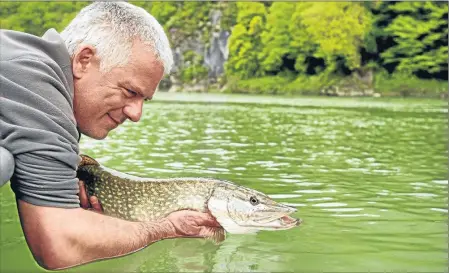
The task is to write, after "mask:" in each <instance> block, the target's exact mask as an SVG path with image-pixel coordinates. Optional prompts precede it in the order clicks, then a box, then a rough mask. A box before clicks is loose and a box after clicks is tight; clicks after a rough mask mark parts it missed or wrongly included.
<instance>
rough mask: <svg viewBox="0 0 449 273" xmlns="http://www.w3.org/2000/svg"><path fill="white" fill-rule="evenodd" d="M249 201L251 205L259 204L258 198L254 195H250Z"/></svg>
mask: <svg viewBox="0 0 449 273" xmlns="http://www.w3.org/2000/svg"><path fill="white" fill-rule="evenodd" d="M249 202H250V203H251V205H253V206H256V205H259V200H258V199H257V198H256V197H254V196H251V197H250V198H249Z"/></svg>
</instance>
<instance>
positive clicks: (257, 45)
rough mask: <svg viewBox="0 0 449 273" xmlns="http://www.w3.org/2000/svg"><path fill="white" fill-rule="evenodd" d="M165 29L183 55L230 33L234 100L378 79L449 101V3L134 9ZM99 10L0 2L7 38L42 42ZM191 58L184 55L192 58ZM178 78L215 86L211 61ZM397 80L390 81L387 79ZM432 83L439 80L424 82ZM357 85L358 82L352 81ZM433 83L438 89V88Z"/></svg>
mask: <svg viewBox="0 0 449 273" xmlns="http://www.w3.org/2000/svg"><path fill="white" fill-rule="evenodd" d="M131 3H133V4H135V5H137V6H140V7H142V8H144V9H145V10H147V11H149V12H150V13H151V14H152V15H153V16H155V17H156V19H158V21H159V22H160V23H161V24H162V25H163V26H164V28H165V30H166V32H167V33H168V36H169V39H170V41H171V44H172V46H173V47H180V46H181V45H182V44H183V43H185V42H186V41H187V42H188V41H192V42H194V41H197V40H200V41H202V42H203V43H204V45H205V46H206V47H207V46H208V43H209V41H210V37H211V33H212V32H213V31H216V30H217V29H212V24H211V22H210V15H211V12H213V11H215V10H220V11H221V13H222V16H221V20H220V29H222V30H228V31H230V32H231V36H230V37H229V39H228V49H229V57H228V60H227V62H226V63H225V75H223V76H222V79H227V86H228V91H229V90H231V91H233V92H249V93H264V94H280V93H285V94H318V93H319V90H321V89H323V88H327V87H329V86H333V85H336V84H339V83H341V82H350V81H349V80H348V81H345V80H342V77H345V75H346V76H347V75H349V74H354V73H359V72H361V71H366V70H369V69H371V70H373V71H375V73H374V75H375V77H374V83H373V84H372V85H373V86H374V89H375V90H376V92H381V93H382V94H399V95H429V96H434V95H439V94H442V93H445V92H447V82H445V81H438V80H435V79H443V80H446V81H447V72H448V64H447V58H448V46H447V43H448V27H447V24H448V21H447V17H448V4H447V2H432V1H427V2H389V1H384V2H383V1H366V2H339V1H337V2H229V1H218V2H202V1H186V2H170V1H169V2H147V1H139V2H131ZM88 4H89V2H15V1H13V2H0V23H1V27H2V28H4V29H13V30H18V31H25V32H28V33H31V34H35V35H42V34H43V33H44V32H45V31H46V30H47V29H49V28H55V29H56V30H58V31H61V30H62V29H63V28H64V27H65V26H66V25H67V24H68V23H69V22H70V20H71V19H72V18H73V17H74V16H75V15H76V14H77V12H78V11H79V10H80V9H81V8H82V7H84V6H86V5H88ZM182 50H184V49H182ZM183 57H184V60H185V62H184V63H183V64H181V67H179V73H178V74H177V75H176V76H179V77H180V78H181V81H184V82H186V83H195V82H198V81H201V80H203V79H206V78H207V74H208V71H207V68H206V67H205V66H204V64H203V63H204V59H203V56H201V54H197V53H195V52H193V51H186V52H183ZM386 71H388V73H387V72H386ZM423 78H425V79H429V80H423ZM348 79H349V77H348ZM432 79H433V80H432Z"/></svg>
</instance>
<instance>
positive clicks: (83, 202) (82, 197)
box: [78, 180, 89, 209]
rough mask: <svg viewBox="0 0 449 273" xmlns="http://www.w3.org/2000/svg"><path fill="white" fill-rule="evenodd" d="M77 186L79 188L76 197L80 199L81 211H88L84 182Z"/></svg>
mask: <svg viewBox="0 0 449 273" xmlns="http://www.w3.org/2000/svg"><path fill="white" fill-rule="evenodd" d="M78 186H79V188H80V191H79V193H78V197H79V199H80V203H81V207H82V208H83V209H88V208H89V199H88V198H87V193H86V188H85V187H84V182H83V181H81V180H80V181H79V182H78Z"/></svg>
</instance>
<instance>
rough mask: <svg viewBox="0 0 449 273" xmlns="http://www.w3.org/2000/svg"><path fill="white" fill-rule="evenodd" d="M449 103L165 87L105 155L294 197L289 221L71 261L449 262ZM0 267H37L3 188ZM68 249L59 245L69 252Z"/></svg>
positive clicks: (148, 264)
mask: <svg viewBox="0 0 449 273" xmlns="http://www.w3.org/2000/svg"><path fill="white" fill-rule="evenodd" d="M446 108H447V104H445V103H444V102H442V101H434V100H402V99H341V98H285V97H284V98H283V97H280V98H273V97H259V96H238V95H206V94H197V95H192V94H164V93H158V94H157V95H156V96H155V100H154V102H150V103H148V104H146V105H145V109H144V116H143V117H142V120H141V122H139V123H137V124H133V123H128V122H127V123H125V124H124V125H123V127H121V128H118V129H117V130H116V131H114V132H113V133H111V134H110V136H109V137H108V138H107V139H106V140H103V141H96V140H92V139H89V138H86V137H83V138H82V141H81V150H82V152H83V153H86V154H89V155H90V156H92V157H94V158H96V159H97V160H98V161H99V162H100V163H102V164H104V165H106V166H108V167H111V168H114V169H117V170H119V171H123V172H127V173H130V174H134V175H139V176H149V177H161V178H168V177H181V176H206V177H214V178H220V179H226V180H231V181H234V182H235V183H238V184H241V185H245V186H248V187H252V188H254V189H257V190H260V191H263V192H265V193H267V194H268V195H270V196H271V197H272V198H274V199H276V200H277V201H279V202H282V203H285V204H288V205H290V206H294V207H297V208H298V212H297V213H296V214H295V215H294V216H296V217H300V218H302V219H303V220H304V223H303V224H302V226H301V227H299V228H297V229H292V230H288V231H278V232H268V231H265V232H260V233H258V234H255V235H229V236H228V238H227V239H226V241H225V242H224V243H223V244H221V245H218V246H217V245H214V244H212V243H210V242H207V241H204V240H201V239H175V240H165V241H162V242H158V243H156V244H153V245H151V246H150V247H148V248H146V249H144V250H143V251H140V252H138V253H135V254H132V255H128V256H126V257H122V258H119V259H113V260H107V261H102V262H96V263H93V264H89V265H85V266H81V267H77V268H75V269H72V270H67V271H69V272H152V271H154V272H155V271H157V272H168V271H170V272H210V271H213V272H253V271H256V272H261V271H264V272H267V271H295V272H309V271H320V272H322V271H332V272H337V271H339V272H355V271H358V272H361V271H363V272H366V271H413V272H418V271H421V272H443V271H445V272H447V215H448V210H447V182H448V180H447V153H446V150H447V110H446ZM0 197H1V204H0V205H1V222H0V224H1V225H0V227H1V229H0V232H1V233H0V235H1V237H0V241H1V247H0V271H1V272H12V271H14V272H31V271H33V272H36V271H42V270H41V269H40V268H39V267H38V266H37V265H36V264H35V262H34V261H33V259H32V256H31V254H30V252H29V250H28V248H27V246H26V243H25V240H24V238H23V234H22V231H21V229H20V224H19V222H18V217H17V212H16V208H15V203H14V200H13V195H12V193H11V190H10V188H9V184H8V185H7V186H5V187H2V188H1V189H0ZM62 251H63V250H62Z"/></svg>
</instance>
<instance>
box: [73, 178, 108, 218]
mask: <svg viewBox="0 0 449 273" xmlns="http://www.w3.org/2000/svg"><path fill="white" fill-rule="evenodd" d="M78 185H79V187H80V192H79V194H78V197H79V199H80V203H81V207H82V208H83V209H91V210H93V211H96V212H100V213H102V212H103V207H102V206H101V203H100V201H99V200H98V198H97V197H96V196H90V197H88V196H87V191H86V187H85V186H84V182H83V181H81V180H80V181H79V183H78Z"/></svg>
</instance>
